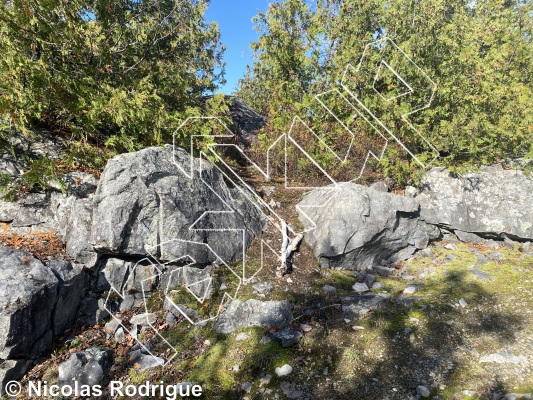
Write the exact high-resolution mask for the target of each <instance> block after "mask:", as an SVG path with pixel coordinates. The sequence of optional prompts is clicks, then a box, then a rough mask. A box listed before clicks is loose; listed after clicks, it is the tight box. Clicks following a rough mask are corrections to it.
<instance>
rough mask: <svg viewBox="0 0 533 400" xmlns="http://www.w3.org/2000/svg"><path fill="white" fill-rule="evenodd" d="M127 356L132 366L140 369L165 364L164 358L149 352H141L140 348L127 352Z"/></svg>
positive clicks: (143, 369)
mask: <svg viewBox="0 0 533 400" xmlns="http://www.w3.org/2000/svg"><path fill="white" fill-rule="evenodd" d="M128 357H129V360H130V361H131V363H132V364H133V366H134V368H136V369H140V370H141V371H145V370H147V369H150V368H154V367H160V366H162V365H165V360H163V359H162V358H160V357H156V356H153V355H150V354H143V353H142V352H141V350H135V351H132V352H130V353H128Z"/></svg>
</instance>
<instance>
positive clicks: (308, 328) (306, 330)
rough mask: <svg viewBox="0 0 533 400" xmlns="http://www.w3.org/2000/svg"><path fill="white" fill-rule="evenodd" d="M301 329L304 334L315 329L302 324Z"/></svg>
mask: <svg viewBox="0 0 533 400" xmlns="http://www.w3.org/2000/svg"><path fill="white" fill-rule="evenodd" d="M300 329H301V330H302V332H311V330H312V329H313V328H312V327H311V326H310V325H307V324H300Z"/></svg>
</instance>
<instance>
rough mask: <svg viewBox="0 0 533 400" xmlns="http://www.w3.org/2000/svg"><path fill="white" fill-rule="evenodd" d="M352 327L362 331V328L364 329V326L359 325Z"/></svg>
mask: <svg viewBox="0 0 533 400" xmlns="http://www.w3.org/2000/svg"><path fill="white" fill-rule="evenodd" d="M352 329H353V330H354V331H363V330H365V328H364V326H359V325H354V326H352Z"/></svg>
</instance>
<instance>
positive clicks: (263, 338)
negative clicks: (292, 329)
mask: <svg viewBox="0 0 533 400" xmlns="http://www.w3.org/2000/svg"><path fill="white" fill-rule="evenodd" d="M271 341H272V339H271V338H270V336H266V335H265V336H263V337H262V338H261V340H260V341H259V343H260V344H268V343H270V342H271Z"/></svg>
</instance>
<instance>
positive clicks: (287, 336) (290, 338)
mask: <svg viewBox="0 0 533 400" xmlns="http://www.w3.org/2000/svg"><path fill="white" fill-rule="evenodd" d="M272 336H273V337H274V339H277V340H279V341H280V342H281V347H291V346H293V345H295V344H296V343H298V342H299V341H300V339H301V338H302V334H301V333H300V332H298V331H295V330H292V329H289V328H285V329H283V330H281V331H277V332H275V333H274V334H273V335H272Z"/></svg>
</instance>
